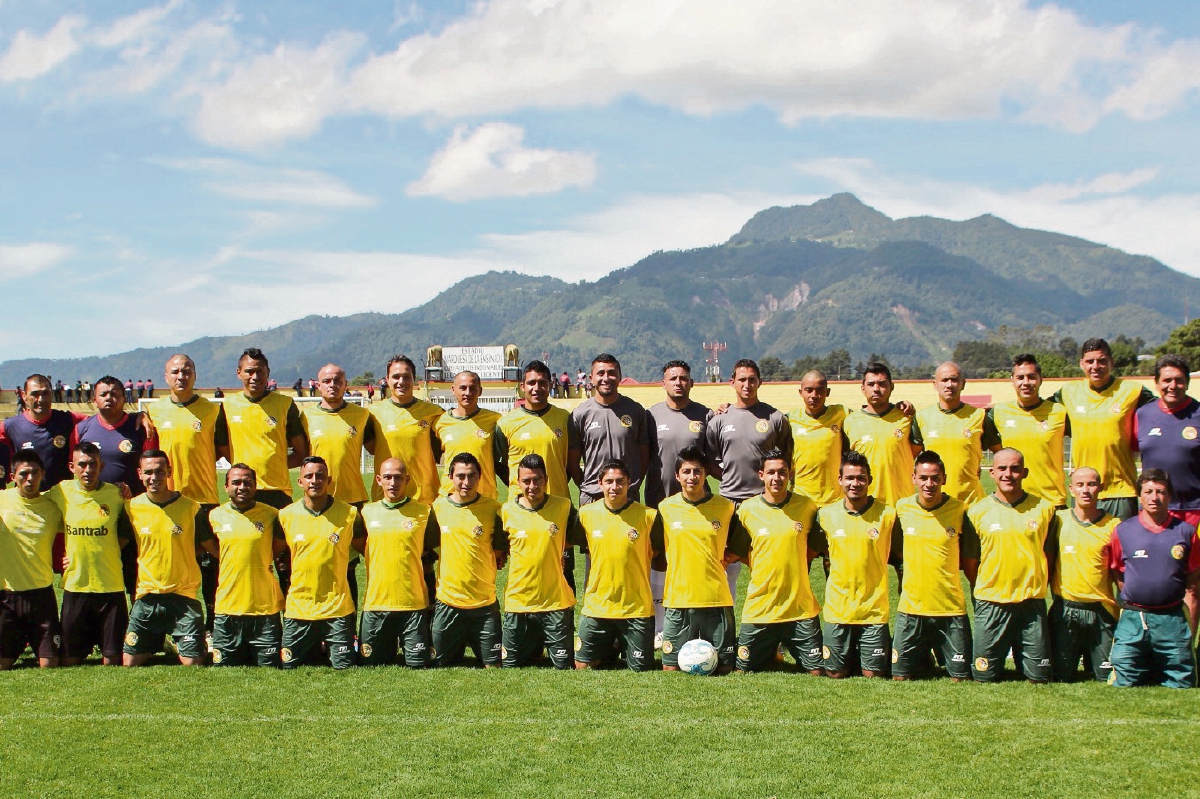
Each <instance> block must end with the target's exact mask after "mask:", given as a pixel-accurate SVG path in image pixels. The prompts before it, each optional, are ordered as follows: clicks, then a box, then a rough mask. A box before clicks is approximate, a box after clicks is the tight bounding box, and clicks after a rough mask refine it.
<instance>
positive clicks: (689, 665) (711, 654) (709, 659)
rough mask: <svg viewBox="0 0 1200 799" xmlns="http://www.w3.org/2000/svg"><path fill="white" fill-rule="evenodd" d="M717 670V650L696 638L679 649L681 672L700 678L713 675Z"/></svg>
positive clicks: (701, 639)
mask: <svg viewBox="0 0 1200 799" xmlns="http://www.w3.org/2000/svg"><path fill="white" fill-rule="evenodd" d="M716 668H717V648H716V647H715V646H713V645H712V644H710V643H709V642H708V641H705V640H704V639H703V638H696V639H694V640H692V641H688V642H687V643H686V644H684V645H683V646H682V647H680V648H679V670H680V671H682V672H686V673H688V674H698V675H700V676H704V675H708V674H712V673H713V670H714V669H716Z"/></svg>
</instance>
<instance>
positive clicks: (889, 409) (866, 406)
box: [862, 402, 940, 419]
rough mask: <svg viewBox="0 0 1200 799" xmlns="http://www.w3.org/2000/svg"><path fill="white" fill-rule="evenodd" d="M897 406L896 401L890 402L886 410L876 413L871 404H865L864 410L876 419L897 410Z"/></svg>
mask: <svg viewBox="0 0 1200 799" xmlns="http://www.w3.org/2000/svg"><path fill="white" fill-rule="evenodd" d="M939 407H940V406H939ZM895 408H896V403H894V402H889V403H888V407H887V410H886V411H884V412H883V413H875V411H873V410H871V406H870V405H863V406H862V412H863V413H865V414H866V415H867V416H874V417H875V418H876V419H882V418H883V417H885V416H887V415H888V414H889V413H891V412H892V411H893V410H895Z"/></svg>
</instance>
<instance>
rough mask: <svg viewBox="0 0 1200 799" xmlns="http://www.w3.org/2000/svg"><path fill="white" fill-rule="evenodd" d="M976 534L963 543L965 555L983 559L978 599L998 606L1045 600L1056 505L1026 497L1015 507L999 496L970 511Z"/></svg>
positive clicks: (976, 593) (980, 563)
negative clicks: (1047, 559)
mask: <svg viewBox="0 0 1200 799" xmlns="http://www.w3.org/2000/svg"><path fill="white" fill-rule="evenodd" d="M967 517H968V518H969V519H970V520H971V527H972V528H973V534H968V535H967V536H966V537H965V538H964V539H963V557H964V558H966V559H968V560H978V561H979V574H978V576H977V577H976V578H975V599H977V600H979V599H982V600H984V601H986V602H997V603H1000V604H1011V603H1014V602H1024V601H1025V600H1026V599H1045V598H1046V582H1047V575H1046V554H1047V553H1048V552H1052V546H1053V542H1052V541H1051V533H1052V531H1053V529H1054V528H1057V526H1058V520H1057V518H1056V517H1055V515H1054V506H1053V505H1051V504H1050V503H1049V502H1047V501H1046V500H1044V499H1042V498H1041V497H1037V496H1034V495H1033V494H1029V493H1026V494H1025V496H1024V498H1022V499H1021V501H1020V502H1018V503H1017V504H1016V505H1009V504H1008V503H1006V502H1004V501H1003V500H1002V499H1000V498H999V497H998V496H996V495H995V494H992V495H991V496H989V497H984V498H983V499H981V500H979V501H978V502H976V503H975V504H974V505H972V506H971V507H970V509H969V510H968V511H967Z"/></svg>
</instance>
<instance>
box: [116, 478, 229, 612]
mask: <svg viewBox="0 0 1200 799" xmlns="http://www.w3.org/2000/svg"><path fill="white" fill-rule="evenodd" d="M128 508H129V522H130V524H132V525H133V532H134V534H135V535H136V536H137V547H138V578H137V598H138V599H141V598H142V597H144V596H146V595H147V594H178V595H179V596H184V597H187V598H188V599H196V598H197V595H198V594H199V592H200V563H199V562H198V561H197V560H196V545H197V544H199V543H201V542H202V541H207V540H208V539H209V538H212V535H211V534H210V533H209V532H208V531H207V530H206V529H204V528H203V527H202V528H201V531H200V532H199V533H197V531H196V514H197V513H199V512H200V503H199V502H197V501H196V500H194V499H189V498H187V497H185V496H184V495H183V494H178V495H177V496H176V497H175V499H173V500H171V501H170V502H168V503H166V504H165V505H159V504H158V503H157V502H155V501H154V500H152V499H150V495H149V494H142V495H141V496H139V497H134V498H133V499H131V500H130V501H129V506H128Z"/></svg>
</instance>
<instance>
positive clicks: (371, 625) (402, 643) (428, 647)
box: [358, 608, 433, 669]
mask: <svg viewBox="0 0 1200 799" xmlns="http://www.w3.org/2000/svg"><path fill="white" fill-rule="evenodd" d="M431 616H432V611H431V610H430V609H429V608H425V609H424V610H364V611H363V613H362V618H361V619H359V622H358V650H359V652H358V655H359V657H358V662H359V663H361V664H362V665H364V666H386V665H389V664H392V663H395V662H396V656H397V655H399V654H403V655H404V665H406V666H408V667H409V668H410V669H424V668H427V667H428V666H430V665H431V661H432V659H433V655H432V652H433V635H432V633H431V632H430V617H431Z"/></svg>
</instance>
